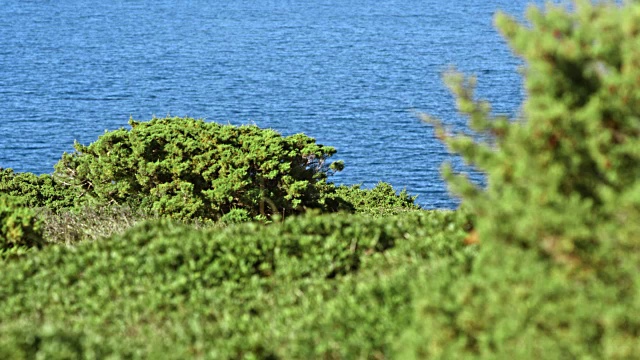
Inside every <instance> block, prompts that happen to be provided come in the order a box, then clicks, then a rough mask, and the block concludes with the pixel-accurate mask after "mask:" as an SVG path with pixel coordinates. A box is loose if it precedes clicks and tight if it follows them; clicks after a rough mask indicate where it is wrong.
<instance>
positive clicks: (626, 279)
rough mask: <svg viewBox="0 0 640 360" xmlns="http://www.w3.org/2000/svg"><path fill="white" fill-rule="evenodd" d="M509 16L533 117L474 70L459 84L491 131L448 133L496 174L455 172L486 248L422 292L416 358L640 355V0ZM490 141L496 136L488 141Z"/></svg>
mask: <svg viewBox="0 0 640 360" xmlns="http://www.w3.org/2000/svg"><path fill="white" fill-rule="evenodd" d="M573 5H574V6H573V7H574V10H575V11H573V12H570V11H568V10H566V9H564V8H560V7H555V6H552V5H549V6H548V7H547V8H546V11H544V12H543V11H541V10H539V9H537V8H533V7H532V8H531V9H530V10H529V12H528V19H529V22H530V25H526V26H524V25H519V24H517V23H516V21H515V20H513V19H512V18H509V17H507V16H506V15H504V14H499V15H498V16H497V17H496V23H497V26H498V28H499V29H500V30H501V31H502V33H503V34H504V36H505V37H506V39H507V41H508V42H509V44H510V45H511V46H512V48H513V49H514V50H515V51H516V52H517V53H518V54H519V55H520V56H522V57H523V58H524V60H525V61H526V63H527V66H526V71H525V76H526V89H527V96H526V102H525V104H524V107H523V115H522V119H516V120H514V121H510V120H508V119H506V118H502V117H493V116H492V115H491V113H490V107H489V105H488V103H486V102H477V101H475V100H474V99H473V86H474V84H475V80H474V79H465V78H464V77H463V76H462V75H460V74H457V73H451V74H449V75H448V77H447V81H448V84H449V86H450V87H451V89H452V90H453V92H454V93H455V94H456V96H457V98H458V107H459V110H460V111H461V112H463V113H465V114H467V115H468V116H469V118H470V126H471V128H472V129H474V130H475V131H477V132H478V133H479V134H480V136H478V137H471V136H465V135H451V134H449V132H448V130H447V129H445V128H444V127H443V126H442V125H441V124H440V123H439V122H438V121H436V120H433V119H427V120H429V121H431V122H432V123H434V124H435V125H436V127H437V131H438V136H439V137H441V138H442V139H443V140H444V141H445V142H446V143H447V144H448V145H449V146H450V148H451V149H452V150H453V151H455V152H458V153H460V154H461V155H462V156H463V157H464V158H465V159H466V160H467V161H468V162H469V163H470V164H472V165H474V166H476V167H477V168H478V169H480V170H482V171H484V172H485V173H486V174H487V180H488V185H487V187H486V189H482V188H480V187H478V186H477V185H475V184H472V183H470V182H469V181H468V180H467V179H466V178H465V177H464V176H460V175H453V174H452V172H451V169H450V168H449V167H447V168H445V176H446V177H447V179H448V180H449V182H450V185H451V188H452V189H453V190H454V191H455V192H456V193H457V194H459V195H460V196H462V198H463V206H464V207H465V208H468V209H470V210H471V211H472V212H473V213H474V215H475V216H476V217H477V220H476V221H475V226H476V229H475V231H476V233H475V234H476V235H477V238H478V239H479V241H480V242H481V245H480V246H481V250H480V254H479V255H478V258H477V259H476V261H475V262H474V266H473V267H472V268H471V269H469V270H468V271H467V270H460V273H459V275H456V276H446V274H450V273H451V271H452V270H451V269H446V270H444V274H445V275H444V276H440V275H435V276H433V277H432V278H431V280H430V281H428V282H425V283H424V284H423V285H422V286H421V289H420V290H418V291H421V293H422V296H423V300H422V303H421V305H420V306H418V307H417V309H416V320H415V322H414V325H413V326H412V327H411V328H410V329H409V330H408V331H407V333H406V334H405V338H404V339H405V341H404V342H402V343H400V344H399V346H398V347H399V348H400V349H402V357H403V358H465V359H471V358H483V359H539V358H549V359H560V358H562V359H566V358H584V359H631V358H637V356H638V354H640V341H639V339H640V275H639V272H638V269H640V225H639V224H640V91H639V90H638V89H640V4H637V3H635V4H634V3H627V4H626V5H623V6H620V5H615V4H612V3H605V4H599V5H593V4H592V3H591V2H588V1H576V2H575V3H574V4H573ZM482 139H484V140H482Z"/></svg>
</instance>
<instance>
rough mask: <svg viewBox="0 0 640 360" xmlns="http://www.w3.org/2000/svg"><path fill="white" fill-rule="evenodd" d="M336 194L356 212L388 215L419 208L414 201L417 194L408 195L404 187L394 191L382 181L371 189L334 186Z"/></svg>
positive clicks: (356, 186)
mask: <svg viewBox="0 0 640 360" xmlns="http://www.w3.org/2000/svg"><path fill="white" fill-rule="evenodd" d="M336 196H337V197H338V198H340V199H341V200H342V201H344V202H345V203H346V204H348V206H349V207H350V208H351V209H352V211H354V212H355V213H356V214H367V215H370V216H388V215H395V214H399V213H402V212H406V211H414V210H419V209H420V206H418V205H417V204H416V203H415V200H416V198H417V196H413V197H412V196H409V194H408V193H407V191H406V190H404V189H403V190H402V191H401V192H400V193H396V191H395V190H394V189H393V187H392V186H391V185H390V184H387V183H384V182H379V183H378V184H377V185H376V186H375V187H374V188H372V189H362V188H361V186H360V185H353V186H344V185H341V186H339V187H338V188H336Z"/></svg>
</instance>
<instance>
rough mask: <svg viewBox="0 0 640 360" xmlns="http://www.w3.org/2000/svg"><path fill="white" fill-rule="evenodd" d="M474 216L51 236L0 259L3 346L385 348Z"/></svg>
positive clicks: (188, 351)
mask: <svg viewBox="0 0 640 360" xmlns="http://www.w3.org/2000/svg"><path fill="white" fill-rule="evenodd" d="M466 223H467V219H466V217H464V216H462V215H461V214H460V213H457V212H439V211H431V212H426V211H416V212H406V213H403V214H402V215H398V216H393V217H384V218H372V217H370V216H363V215H348V214H329V215H318V214H307V215H303V216H301V217H291V218H288V219H286V220H285V221H284V222H282V223H273V224H271V225H267V226H265V225H261V224H257V223H247V224H239V225H234V226H229V227H227V228H223V229H220V228H218V229H201V230H195V229H194V228H192V227H189V226H185V225H180V224H177V223H174V222H170V221H168V220H166V219H164V220H157V221H148V222H145V223H143V224H139V225H136V226H135V227H134V228H132V229H130V230H129V231H128V232H126V233H125V234H123V235H117V236H113V237H111V238H108V239H103V240H102V241H96V242H84V243H79V244H77V245H75V246H73V247H68V246H62V245H60V246H50V247H48V248H45V249H43V250H41V251H39V252H37V253H33V254H31V255H30V256H28V257H26V258H21V259H17V260H16V261H12V262H9V263H5V264H0V266H2V268H1V271H2V274H3V276H1V277H0V357H3V358H21V357H22V358H47V359H59V358H73V357H78V358H108V357H113V358H161V359H183V358H217V359H241V358H271V359H289V358H298V359H303V358H304V359H308V358H330V359H353V358H388V357H391V356H392V349H393V344H394V342H395V341H396V339H397V337H398V335H399V334H400V333H401V332H402V330H403V329H404V328H406V327H407V326H408V325H409V324H410V321H411V317H412V315H413V311H412V303H413V301H414V298H413V296H414V295H413V294H414V293H413V292H411V291H410V289H411V284H412V283H413V282H415V281H416V274H423V273H429V272H430V271H431V270H430V269H434V268H440V267H446V268H449V267H450V268H456V269H457V268H458V267H463V268H464V267H465V266H468V264H469V261H470V260H471V258H472V257H473V253H474V248H473V247H471V248H470V247H465V246H464V245H463V244H462V239H463V237H464V236H465V234H466V233H465V231H464V230H463V228H464V226H465V224H466ZM423 280H424V278H423Z"/></svg>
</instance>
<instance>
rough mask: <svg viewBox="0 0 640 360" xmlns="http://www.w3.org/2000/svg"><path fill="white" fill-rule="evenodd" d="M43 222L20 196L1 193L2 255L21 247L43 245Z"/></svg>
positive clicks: (3, 256)
mask: <svg viewBox="0 0 640 360" xmlns="http://www.w3.org/2000/svg"><path fill="white" fill-rule="evenodd" d="M42 234H43V227H42V222H41V221H40V220H39V219H38V218H37V216H36V213H35V211H34V210H32V209H30V208H29V207H27V205H26V204H25V203H24V201H23V200H22V199H20V198H15V197H12V196H8V195H4V194H0V255H2V258H5V256H7V255H9V254H10V253H11V252H15V251H18V250H19V249H21V248H33V247H36V248H37V247H41V246H42V244H43V236H42Z"/></svg>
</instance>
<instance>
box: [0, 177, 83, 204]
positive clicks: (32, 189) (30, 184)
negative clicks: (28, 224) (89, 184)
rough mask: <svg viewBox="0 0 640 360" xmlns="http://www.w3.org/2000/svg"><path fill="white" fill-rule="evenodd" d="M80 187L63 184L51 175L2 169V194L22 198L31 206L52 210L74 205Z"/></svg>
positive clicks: (0, 189) (0, 185)
mask: <svg viewBox="0 0 640 360" xmlns="http://www.w3.org/2000/svg"><path fill="white" fill-rule="evenodd" d="M77 190H78V189H76V188H73V187H68V186H63V185H61V184H59V183H57V182H56V181H54V179H53V178H52V176H51V175H48V174H43V175H40V176H38V175H35V174H32V173H15V172H13V170H12V169H0V194H7V195H11V196H14V197H17V198H21V199H22V200H23V202H24V203H25V204H26V205H28V206H29V207H32V208H34V207H46V208H47V209H49V210H51V211H58V210H61V209H63V208H70V207H73V206H74V201H75V198H76V197H77V196H78V195H79V192H78V191H77Z"/></svg>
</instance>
